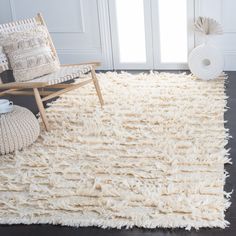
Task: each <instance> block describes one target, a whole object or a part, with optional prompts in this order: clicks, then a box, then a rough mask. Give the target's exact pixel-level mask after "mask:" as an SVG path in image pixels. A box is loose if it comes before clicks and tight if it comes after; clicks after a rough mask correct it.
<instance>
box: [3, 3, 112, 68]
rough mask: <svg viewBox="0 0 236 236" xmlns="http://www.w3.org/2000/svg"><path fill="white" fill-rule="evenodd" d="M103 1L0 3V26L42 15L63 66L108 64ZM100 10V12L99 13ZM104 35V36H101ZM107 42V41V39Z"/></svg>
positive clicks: (107, 42)
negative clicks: (94, 62)
mask: <svg viewBox="0 0 236 236" xmlns="http://www.w3.org/2000/svg"><path fill="white" fill-rule="evenodd" d="M104 3H106V0H89V1H88V0H33V1H32V0H0V23H5V22H9V21H12V20H13V21H14V20H17V19H20V18H29V17H33V16H34V15H36V13H37V12H41V13H42V14H43V16H44V18H45V20H46V23H47V25H48V28H49V31H50V33H51V35H52V38H53V41H54V44H55V46H56V49H57V52H58V54H59V57H60V60H61V62H62V63H79V62H86V61H101V62H102V64H103V66H102V69H109V68H111V67H112V65H111V62H112V60H111V52H110V51H111V46H110V41H109V40H107V37H109V35H107V34H105V33H104V32H109V24H108V22H106V19H107V18H108V16H106V14H103V15H99V12H101V11H103V12H107V9H106V4H104ZM99 9H100V10H99ZM103 35H104V37H103ZM108 39H109V38H108Z"/></svg>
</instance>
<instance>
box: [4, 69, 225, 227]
mask: <svg viewBox="0 0 236 236" xmlns="http://www.w3.org/2000/svg"><path fill="white" fill-rule="evenodd" d="M98 77H99V82H100V86H101V89H102V93H103V96H104V100H105V106H104V108H103V109H101V107H100V106H99V102H98V98H97V96H96V94H95V90H94V87H93V85H92V84H91V85H88V86H86V87H83V88H80V89H78V90H75V91H73V92H69V93H67V94H65V95H63V96H62V97H61V98H60V99H58V100H57V101H55V102H53V103H52V104H51V106H50V107H49V108H48V109H47V116H48V117H49V120H50V124H51V126H52V131H50V132H48V133H47V132H45V131H42V134H41V136H40V138H39V139H38V141H37V142H36V143H34V144H33V145H32V146H30V147H29V148H28V149H25V150H23V151H20V152H17V153H15V154H12V155H6V156H1V158H0V223H8V224H11V223H25V224H32V223H50V224H62V225H71V226H93V225H94V226H100V227H117V228H120V227H123V226H124V227H127V228H129V227H133V226H138V227H145V228H155V227H169V228H172V227H185V228H186V229H190V228H191V227H193V228H200V227H221V228H224V227H225V226H227V224H228V222H227V221H225V219H224V211H225V209H226V208H227V207H228V206H229V200H228V199H227V198H226V197H225V194H226V193H225V192H224V189H223V188H224V183H225V178H226V173H225V172H224V164H226V163H229V162H230V160H229V157H228V152H227V150H226V149H225V145H226V144H227V140H228V131H227V130H226V129H225V128H224V111H225V107H226V95H225V91H224V82H225V78H224V77H220V78H218V79H217V80H213V81H201V80H198V79H196V78H194V77H192V76H191V75H184V74H178V75H177V74H165V73H164V74H163V73H161V74H158V73H150V74H137V75H131V74H128V73H121V74H117V73H111V72H109V73H106V74H99V75H98Z"/></svg>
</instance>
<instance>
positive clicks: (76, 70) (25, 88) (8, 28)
mask: <svg viewBox="0 0 236 236" xmlns="http://www.w3.org/2000/svg"><path fill="white" fill-rule="evenodd" d="M38 25H44V26H46V24H45V21H44V19H43V17H42V15H41V14H40V13H39V14H37V16H36V17H34V18H31V19H26V20H20V21H15V22H12V23H8V24H2V25H0V32H5V33H8V32H9V33H10V32H17V31H22V30H27V29H32V28H34V27H37V26H38ZM48 40H49V43H50V47H51V49H52V52H53V53H54V54H55V56H57V52H56V50H55V47H54V45H53V42H52V39H51V36H50V34H49V32H48ZM99 65H100V63H98V62H89V63H84V64H69V65H61V67H60V69H59V70H58V71H56V72H55V73H52V74H48V75H45V76H42V77H38V78H36V79H34V80H31V81H26V82H12V83H2V82H1V78H0V97H1V96H4V95H25V96H27V95H33V96H34V97H35V100H36V104H37V106H38V109H39V112H40V115H41V118H42V121H43V123H44V126H45V128H46V130H47V131H49V129H50V127H49V123H48V120H47V117H46V113H45V108H44V106H43V102H45V101H47V100H49V99H52V98H54V97H58V96H60V95H62V94H64V93H66V92H68V91H71V90H73V89H77V88H79V87H82V86H84V85H86V84H88V83H91V82H92V83H93V84H94V86H95V89H96V92H97V95H98V98H99V101H100V104H101V106H103V105H104V102H103V98H102V94H101V90H100V87H99V83H98V80H97V77H96V73H95V68H96V67H97V66H99ZM7 69H9V64H8V60H7V58H6V57H5V56H4V55H3V54H1V52H0V72H2V71H5V70H7ZM88 72H90V73H91V79H88V80H86V81H83V82H80V83H76V84H74V83H71V84H70V83H69V84H67V83H63V82H66V81H69V80H73V79H77V78H79V77H80V76H81V75H83V74H86V73H88ZM51 88H53V89H56V91H52V90H50V89H51ZM29 89H32V91H29Z"/></svg>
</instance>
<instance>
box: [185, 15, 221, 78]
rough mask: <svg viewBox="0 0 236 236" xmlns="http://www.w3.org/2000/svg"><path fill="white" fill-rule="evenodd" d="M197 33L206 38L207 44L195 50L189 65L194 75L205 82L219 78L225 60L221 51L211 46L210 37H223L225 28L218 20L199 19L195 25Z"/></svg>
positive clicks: (190, 57) (191, 54)
mask: <svg viewBox="0 0 236 236" xmlns="http://www.w3.org/2000/svg"><path fill="white" fill-rule="evenodd" d="M194 29H195V32H198V33H199V32H200V33H202V34H203V35H204V36H205V38H204V39H205V42H204V43H203V44H201V45H199V46H198V47H196V48H194V49H193V50H192V52H191V53H190V54H189V58H188V65H189V69H190V70H191V72H192V74H193V75H195V76H196V77H198V78H200V79H203V80H210V79H215V78H218V77H219V76H220V75H221V73H222V72H223V68H224V59H223V56H222V54H221V51H220V50H219V49H218V48H216V47H214V46H213V45H211V44H210V43H209V41H208V38H209V36H213V35H222V34H223V28H222V26H221V25H220V23H218V22H217V21H216V20H214V19H212V18H209V17H202V16H200V17H198V18H197V20H196V22H195V24H194Z"/></svg>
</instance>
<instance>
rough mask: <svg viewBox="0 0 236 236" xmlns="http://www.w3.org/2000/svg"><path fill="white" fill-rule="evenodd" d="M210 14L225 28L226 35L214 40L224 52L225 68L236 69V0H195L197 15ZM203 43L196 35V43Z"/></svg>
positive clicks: (209, 15)
mask: <svg viewBox="0 0 236 236" xmlns="http://www.w3.org/2000/svg"><path fill="white" fill-rule="evenodd" d="M198 16H208V17H212V18H214V19H216V20H218V21H219V22H220V23H221V24H222V25H223V28H224V35H222V36H217V37H216V38H214V39H212V42H213V43H214V44H215V45H217V46H219V47H220V48H221V50H222V52H223V54H224V59H225V70H236V0H195V17H198ZM199 43H201V38H200V37H199V35H195V45H198V44H199Z"/></svg>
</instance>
